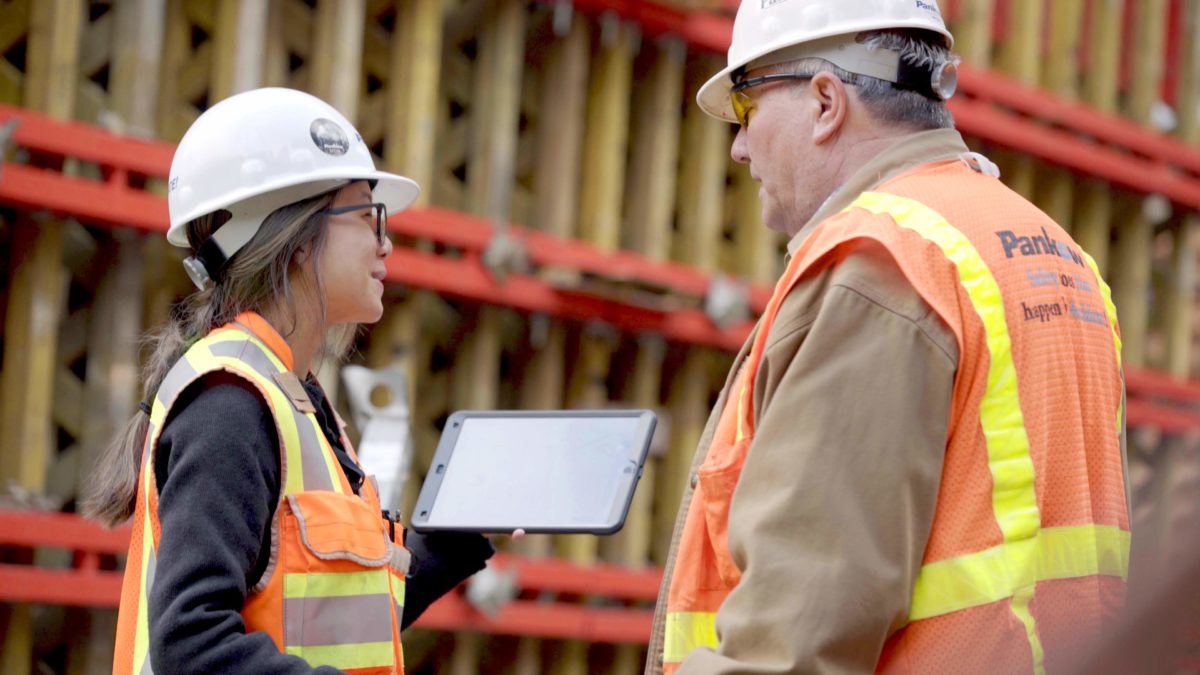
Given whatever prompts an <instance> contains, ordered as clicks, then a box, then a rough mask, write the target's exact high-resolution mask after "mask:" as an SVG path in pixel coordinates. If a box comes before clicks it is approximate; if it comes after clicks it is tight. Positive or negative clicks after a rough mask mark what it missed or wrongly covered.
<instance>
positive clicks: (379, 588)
mask: <svg viewBox="0 0 1200 675" xmlns="http://www.w3.org/2000/svg"><path fill="white" fill-rule="evenodd" d="M281 543H282V546H283V555H282V556H281V564H282V570H281V571H282V573H283V617H282V618H283V638H284V639H283V641H284V651H285V652H287V653H288V654H294V655H296V656H300V657H301V658H303V659H304V660H305V661H307V662H308V663H309V664H310V665H314V666H317V665H328V666H334V667H336V668H340V669H342V670H349V671H353V672H356V673H392V672H396V669H397V668H398V667H399V662H398V661H397V656H396V655H397V652H398V647H399V644H398V643H399V640H398V637H397V636H398V634H399V633H398V624H395V623H394V620H393V617H394V615H395V614H394V609H393V607H394V602H395V591H394V588H393V586H394V585H393V579H392V576H393V575H392V572H391V571H390V570H391V564H392V561H393V558H394V556H395V551H394V545H393V544H392V543H391V542H390V541H388V537H387V534H386V533H385V532H384V527H383V521H382V520H381V519H380V516H379V513H378V511H377V510H376V509H373V508H372V507H371V506H369V505H368V503H367V502H365V501H363V500H362V499H360V498H358V497H355V496H350V495H342V494H339V493H336V492H317V491H313V492H299V493H293V494H289V495H287V501H286V503H285V506H284V517H283V536H282V542H281ZM398 619H399V617H398V616H397V617H396V618H395V620H397V621H398Z"/></svg>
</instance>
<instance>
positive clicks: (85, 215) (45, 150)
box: [0, 0, 1200, 429]
mask: <svg viewBox="0 0 1200 675" xmlns="http://www.w3.org/2000/svg"><path fill="white" fill-rule="evenodd" d="M589 1H594V2H600V0H589ZM964 75H965V77H966V81H967V82H968V83H971V82H973V83H974V84H973V86H976V87H979V88H986V89H988V90H990V91H993V92H994V93H995V95H994V97H993V98H995V99H996V100H1003V101H1005V102H1006V106H1007V105H1010V103H1011V105H1012V107H1015V108H1020V109H1023V110H1026V111H1030V112H1033V113H1036V114H1038V115H1040V116H1042V117H1043V118H1044V119H1046V120H1048V121H1050V122H1056V121H1057V122H1062V123H1064V124H1065V123H1066V122H1067V121H1071V122H1072V123H1075V124H1077V125H1078V126H1077V129H1083V130H1086V131H1091V132H1092V133H1093V135H1095V136H1099V137H1102V138H1104V139H1106V140H1107V141H1108V142H1109V143H1110V145H1111V146H1113V147H1128V146H1135V145H1138V144H1140V150H1139V152H1138V153H1137V154H1136V155H1135V154H1134V153H1132V152H1129V151H1128V150H1126V151H1125V152H1118V151H1117V150H1113V149H1110V148H1109V147H1106V146H1101V145H1099V144H1097V143H1096V142H1095V141H1088V140H1084V139H1083V138H1082V137H1081V136H1079V135H1077V133H1076V132H1066V131H1063V130H1057V131H1056V130H1054V129H1053V128H1052V127H1049V126H1045V125H1044V124H1039V123H1033V122H1028V121H1021V120H1020V118H1018V117H1016V115H1015V113H1009V112H1005V111H1004V110H1003V109H1001V108H1000V107H997V106H991V105H988V104H986V103H984V102H982V101H980V100H971V99H967V100H964V101H961V102H960V104H959V105H960V106H961V107H962V109H965V110H967V111H969V112H970V113H971V114H968V115H966V116H965V118H966V119H967V120H970V121H967V122H965V124H966V126H967V127H968V128H970V125H971V124H974V123H980V124H983V125H984V126H986V127H987V128H988V129H990V132H989V133H991V134H993V137H995V138H1003V139H1005V140H1006V141H1007V142H1008V143H1010V144H1011V147H1017V148H1025V147H1029V148H1030V150H1031V151H1032V149H1033V147H1034V146H1036V149H1037V150H1038V152H1039V153H1041V154H1042V155H1043V156H1049V157H1052V158H1056V159H1058V160H1059V161H1060V163H1062V164H1063V165H1066V166H1074V167H1075V168H1076V169H1077V170H1080V171H1084V170H1086V169H1093V170H1103V171H1105V172H1107V174H1108V177H1109V178H1110V179H1111V180H1117V181H1118V182H1123V183H1128V184H1131V185H1139V184H1141V185H1145V186H1146V187H1147V188H1150V187H1153V188H1157V189H1156V190H1155V191H1157V192H1161V193H1162V194H1166V195H1168V196H1171V197H1172V198H1173V199H1176V200H1177V201H1179V202H1181V203H1184V204H1192V205H1194V208H1198V209H1200V152H1196V151H1194V150H1190V149H1187V148H1184V147H1183V146H1177V145H1173V144H1171V143H1169V142H1167V141H1165V140H1164V139H1163V138H1162V137H1160V136H1158V135H1157V134H1150V133H1147V132H1145V131H1142V130H1141V129H1136V128H1130V127H1129V125H1127V124H1126V123H1124V122H1122V121H1118V120H1113V119H1110V118H1106V117H1104V116H1101V115H1099V114H1098V113H1093V112H1089V111H1088V109H1086V108H1084V107H1082V106H1075V105H1068V104H1063V103H1061V102H1057V101H1056V100H1055V99H1054V98H1053V97H1051V96H1049V95H1046V94H1041V93H1039V92H1037V91H1036V90H1032V89H1030V88H1027V87H1023V86H1020V85H1015V84H1013V83H1011V81H1009V82H1006V81H1004V80H1003V78H999V77H997V76H995V75H989V74H984V73H979V72H972V71H969V70H968V71H966V72H964ZM972 78H976V79H972ZM981 83H982V84H981ZM988 83H990V84H988ZM1016 101H1020V102H1019V103H1015V102H1016ZM963 119H964V116H961V115H960V124H963V123H964V122H963ZM10 120H16V122H17V124H18V126H17V127H16V129H15V131H14V133H13V135H12V138H11V139H10V143H11V144H12V145H14V146H15V147H16V148H18V149H22V150H24V151H26V152H29V153H37V154H42V155H47V154H48V155H55V156H58V157H63V158H68V157H69V158H74V159H76V160H80V161H84V162H91V163H95V164H98V165H100V166H101V168H102V172H101V173H102V175H104V177H105V179H104V180H103V181H93V180H88V179H85V178H80V177H76V176H68V175H66V174H63V173H61V172H59V171H56V170H51V169H40V168H35V167H32V166H29V165H27V164H21V163H17V162H4V163H3V164H2V165H0V203H7V204H10V205H13V206H17V207H20V208H25V209H49V210H51V211H55V212H57V213H59V214H62V215H68V216H73V217H75V218H78V219H80V220H82V221H85V222H88V223H93V224H97V225H102V226H110V227H134V228H137V229H141V230H144V231H149V232H162V231H164V230H165V229H166V225H167V212H166V203H165V200H163V198H161V197H159V196H157V195H153V194H150V193H148V192H146V191H144V190H142V189H141V188H140V187H138V186H140V184H141V183H143V182H144V179H145V177H159V178H164V177H166V174H167V170H168V168H169V166H170V156H171V152H172V147H171V146H170V145H169V144H167V143H163V142H158V141H145V140H140V139H132V138H123V137H120V136H116V135H114V134H111V133H109V132H107V131H104V130H101V129H98V128H95V127H91V126H89V125H85V124H80V123H76V122H59V121H55V120H51V119H49V118H47V117H44V116H42V115H38V114H36V113H32V112H30V111H27V110H23V109H20V108H13V107H9V106H0V125H3V124H5V123H7V122H9V121H10ZM1075 153H1078V154H1075ZM1089 162H1091V164H1089ZM135 177H136V178H135ZM389 226H390V227H391V229H392V230H393V231H394V232H396V233H397V234H400V235H404V236H406V237H410V238H413V239H428V240H433V241H436V242H438V243H439V244H440V245H441V246H443V247H446V248H448V249H451V250H454V251H456V252H457V253H456V254H455V255H435V254H431V253H424V252H421V251H418V250H416V249H412V248H405V247H400V248H397V249H396V251H395V253H394V254H393V256H392V258H391V259H389V261H388V278H389V280H391V281H393V282H396V283H404V284H409V285H412V286H414V287H420V288H427V289H430V290H434V291H437V292H439V293H445V294H447V295H453V296H457V297H461V298H466V299H469V300H474V301H478V302H484V303H490V304H497V305H503V306H508V307H513V308H516V309H519V310H523V311H538V312H545V313H547V314H550V315H552V316H557V317H562V318H566V319H574V320H601V321H606V322H608V323H610V324H612V325H613V326H615V327H617V328H620V329H621V330H625V331H628V332H635V333H636V332H644V331H648V332H654V333H658V334H661V335H663V336H664V337H666V338H668V339H671V340H675V341H678V342H684V343H689V344H699V345H705V346H711V347H717V348H720V349H726V350H734V349H737V347H738V346H739V345H740V344H741V343H742V341H743V340H744V338H745V336H746V335H747V334H748V331H749V330H750V325H751V324H750V323H749V322H745V323H743V324H741V325H739V326H734V327H729V328H720V327H718V326H716V325H714V324H713V323H712V322H711V321H710V320H709V319H708V317H707V316H706V315H705V314H704V313H703V312H701V311H700V310H699V309H696V308H695V305H696V304H698V303H699V300H700V298H701V297H702V296H703V295H704V293H705V292H706V291H707V288H708V285H709V283H710V282H711V277H709V276H708V275H706V274H703V273H701V272H698V271H696V270H694V269H692V268H689V267H687V266H684V265H679V264H675V263H667V262H655V261H651V260H648V259H646V258H643V257H641V256H638V255H637V254H635V253H631V252H628V251H618V252H604V251H600V250H598V249H596V248H594V247H591V246H589V245H587V244H584V243H581V242H577V241H571V240H563V239H557V238H554V237H552V236H549V235H546V234H544V233H539V232H533V231H527V230H524V229H522V228H514V230H513V232H514V235H515V236H517V237H518V238H520V239H521V240H522V241H523V242H525V246H526V249H527V252H528V256H529V259H530V262H531V263H532V264H533V265H534V266H535V267H541V268H547V267H561V268H567V269H570V270H575V271H579V272H583V273H585V274H590V275H592V276H593V277H595V278H598V279H601V280H603V281H604V282H607V283H610V284H612V283H614V282H615V283H616V284H617V285H616V286H614V287H613V288H612V289H611V290H605V291H603V292H594V291H585V290H582V289H581V288H560V287H556V286H555V285H554V284H552V283H549V282H547V281H545V280H542V279H540V278H538V277H537V276H534V275H531V274H511V275H509V276H508V277H507V278H505V279H504V280H503V281H501V280H498V279H497V278H495V277H494V276H493V275H492V274H491V272H489V270H488V269H487V268H486V267H485V266H484V265H483V263H482V259H481V256H482V253H483V251H484V249H485V248H486V247H487V245H488V243H489V242H490V240H491V236H492V231H493V230H492V226H491V224H490V223H489V222H488V221H486V220H482V219H479V218H475V217H472V216H469V215H466V214H462V213H458V212H455V211H449V210H446V209H438V208H432V207H427V208H423V209H413V210H410V211H406V212H404V213H400V214H397V215H395V216H393V217H392V218H391V219H390V222H389ZM629 283H633V284H637V285H640V286H643V287H647V288H652V289H658V290H663V291H669V292H671V294H672V295H673V296H674V299H673V300H671V301H670V302H675V303H678V306H677V307H676V308H672V309H668V308H666V306H665V305H666V301H663V302H657V301H654V302H650V303H647V302H644V301H642V300H641V299H640V298H634V299H630V298H628V297H626V296H628V295H631V294H633V293H632V291H629V292H627V289H625V288H624V287H622V286H621V285H620V284H629ZM769 294H770V289H769V288H767V287H766V286H756V287H753V288H752V289H751V303H750V304H751V309H752V310H754V311H755V312H758V311H761V309H762V307H763V306H764V305H765V303H766V299H767V297H769ZM689 302H690V303H691V305H692V306H689ZM1138 378H1139V373H1130V374H1129V381H1130V399H1131V400H1130V405H1129V408H1128V411H1129V422H1130V425H1131V426H1132V425H1136V424H1139V423H1156V424H1157V423H1161V424H1163V425H1166V426H1167V427H1169V428H1171V429H1179V428H1183V426H1184V425H1185V424H1192V425H1193V427H1194V426H1195V425H1194V420H1192V418H1190V417H1187V415H1190V414H1191V413H1190V412H1189V411H1187V410H1182V409H1180V408H1178V407H1170V406H1164V404H1163V403H1161V402H1159V400H1160V397H1153V396H1150V397H1147V398H1146V399H1145V400H1142V399H1140V398H1139V394H1140V393H1141V392H1142V391H1143V390H1141V389H1139V388H1138V387H1139V386H1140V382H1143V381H1150V380H1152V377H1149V379H1147V380H1139V379H1138ZM1159 384H1160V385H1161V383H1159ZM1154 386H1157V385H1151V387H1152V388H1153V387H1154ZM1187 389H1188V390H1189V391H1200V387H1195V386H1189V387H1188V388H1187ZM1156 391H1160V393H1161V391H1163V390H1162V389H1161V386H1160V387H1159V388H1158V389H1156ZM1166 398H1168V399H1171V400H1174V399H1175V398H1177V397H1176V396H1174V395H1171V394H1168V395H1167V397H1166ZM1181 410H1182V412H1181ZM1155 411H1158V412H1155ZM1181 414H1182V415H1184V417H1180V415H1181Z"/></svg>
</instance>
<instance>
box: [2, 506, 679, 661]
mask: <svg viewBox="0 0 1200 675" xmlns="http://www.w3.org/2000/svg"><path fill="white" fill-rule="evenodd" d="M129 533H130V530H129V528H128V527H122V528H119V529H116V530H107V529H104V528H102V527H100V526H99V525H97V524H95V523H92V522H90V521H87V520H84V519H83V518H80V517H79V516H76V515H73V514H66V513H43V512H37V511H0V547H16V548H22V549H36V548H56V549H66V550H69V551H74V552H75V556H74V564H73V565H72V567H71V568H68V569H45V568H39V567H35V566H32V565H13V564H0V602H27V603H38V604H50V605H67V606H79V607H116V606H117V605H118V603H119V602H120V599H121V578H122V573H121V572H120V571H115V570H102V569H100V557H101V556H109V557H111V556H116V555H123V554H124V553H125V552H126V551H127V550H128V548H129ZM491 565H492V566H494V567H496V568H498V569H501V570H514V571H515V573H516V585H517V588H518V589H520V590H521V592H522V593H523V594H528V595H531V596H534V595H537V594H539V593H541V592H544V591H550V592H554V593H558V594H562V595H564V596H581V595H584V594H587V595H590V596H603V597H607V598H612V599H613V600H615V601H653V600H654V598H655V597H656V596H657V594H658V586H659V583H660V582H661V580H662V572H661V571H660V570H658V569H654V568H648V569H645V570H630V569H625V568H622V567H619V566H616V565H588V566H584V565H574V564H571V563H567V562H563V561H558V560H544V559H525V558H521V557H518V556H511V555H503V554H500V555H497V556H496V558H495V560H494V561H492V563H491ZM652 619H653V611H652V610H649V609H646V608H645V607H641V608H639V607H625V606H622V605H620V604H617V605H614V606H611V607H591V606H583V605H578V604H570V603H568V602H548V601H543V600H527V599H517V600H514V601H513V602H511V603H509V604H507V605H505V606H504V607H503V608H502V609H501V610H500V611H499V612H498V613H497V614H496V615H495V616H487V615H484V614H481V613H480V612H479V611H478V610H476V609H475V608H474V607H472V606H471V605H470V604H468V603H467V602H466V600H464V599H463V598H462V596H461V595H459V594H455V593H452V594H450V595H447V596H446V597H444V598H443V599H442V600H440V601H438V602H437V603H436V604H434V605H433V606H432V607H430V608H429V610H428V611H427V612H426V613H425V614H424V615H422V617H421V619H420V620H419V621H418V622H417V623H416V626H417V627H418V628H432V629H441V630H465V629H472V630H482V631H486V632H489V633H494V634H501V635H529V636H537V637H546V638H562V639H580V640H585V641H589V642H608V643H614V642H631V643H645V642H646V641H647V639H648V638H649V636H650V623H651V620H652Z"/></svg>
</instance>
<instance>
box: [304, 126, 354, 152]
mask: <svg viewBox="0 0 1200 675" xmlns="http://www.w3.org/2000/svg"><path fill="white" fill-rule="evenodd" d="M308 131H309V133H310V134H311V135H312V139H313V143H315V144H316V145H317V147H318V148H320V149H321V152H323V153H325V154H327V155H333V156H334V157H337V156H340V155H344V154H346V151H347V150H349V149H350V139H349V137H347V136H346V132H345V131H342V128H341V127H340V126H338V124H337V122H334V121H333V120H327V119H323V118H318V119H315V120H313V123H312V126H310V127H309V128H308Z"/></svg>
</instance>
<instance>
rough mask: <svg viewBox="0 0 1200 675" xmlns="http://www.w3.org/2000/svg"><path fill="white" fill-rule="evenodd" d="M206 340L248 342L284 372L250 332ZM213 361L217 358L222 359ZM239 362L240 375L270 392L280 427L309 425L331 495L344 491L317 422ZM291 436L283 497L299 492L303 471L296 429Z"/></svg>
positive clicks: (274, 384) (226, 333)
mask: <svg viewBox="0 0 1200 675" xmlns="http://www.w3.org/2000/svg"><path fill="white" fill-rule="evenodd" d="M207 341H209V342H211V343H217V342H251V343H253V344H254V346H255V347H256V348H257V349H258V350H259V351H260V352H262V353H263V355H265V356H266V358H267V359H268V360H269V361H270V363H271V365H273V366H274V367H275V368H276V370H277V371H278V372H284V371H286V370H287V369H288V368H287V366H286V365H285V364H284V363H283V361H282V360H280V358H279V357H278V356H277V355H276V354H275V352H274V351H272V350H271V348H270V347H268V346H267V344H266V343H264V342H263V341H262V340H260V339H259V338H258V336H256V335H253V334H251V333H245V332H242V331H228V332H224V333H218V334H217V335H214V336H212V337H210V338H207ZM216 358H218V359H220V358H222V357H216ZM239 363H240V364H241V365H242V369H241V370H242V371H243V372H249V373H252V374H255V375H258V377H257V378H256V379H257V380H258V381H259V383H260V384H261V385H263V388H264V389H266V390H267V391H270V392H271V394H272V403H274V404H275V411H276V413H277V414H276V419H277V420H279V422H280V424H281V425H287V426H289V427H294V426H295V425H298V424H308V425H311V426H312V429H313V435H314V438H316V439H317V445H318V446H319V448H320V450H321V451H322V452H321V453H320V454H321V461H322V463H323V464H324V466H325V471H326V472H327V473H328V474H329V483H330V485H331V486H332V487H333V491H334V492H345V491H344V490H343V489H342V483H341V480H340V478H339V477H340V476H341V475H342V470H341V467H340V466H338V465H337V464H336V460H335V458H334V456H333V449H332V448H329V447H328V445H329V444H328V442H327V441H326V439H325V432H324V431H322V430H321V427H320V426H319V425H318V423H317V420H316V417H315V416H312V415H305V414H301V413H298V412H296V410H295V408H293V406H292V402H291V400H289V399H288V398H287V397H286V396H283V395H279V392H278V391H277V390H278V385H277V384H276V383H275V382H272V381H269V380H267V379H266V377H265V374H262V373H258V372H257V371H255V370H254V369H253V368H246V367H245V364H244V363H242V362H240V361H239ZM280 401H284V402H285V403H284V405H283V406H282V407H280V405H279V403H280ZM285 413H291V414H287V415H286V418H285ZM290 432H291V428H289V429H285V431H284V433H285V435H289V436H290ZM295 434H296V435H295V438H296V440H297V443H296V444H295V445H286V447H287V449H288V450H289V453H288V458H287V459H288V464H287V466H288V470H287V477H286V486H285V487H286V490H285V493H287V494H291V493H294V492H299V491H302V490H303V489H304V471H303V464H302V460H301V458H300V452H301V449H302V448H301V444H300V443H299V434H300V432H299V430H296V432H295Z"/></svg>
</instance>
